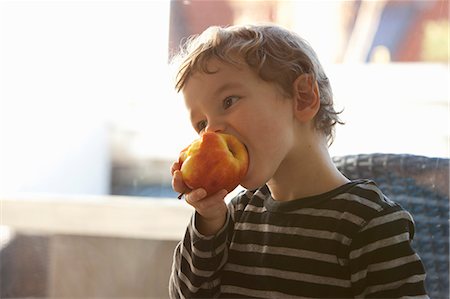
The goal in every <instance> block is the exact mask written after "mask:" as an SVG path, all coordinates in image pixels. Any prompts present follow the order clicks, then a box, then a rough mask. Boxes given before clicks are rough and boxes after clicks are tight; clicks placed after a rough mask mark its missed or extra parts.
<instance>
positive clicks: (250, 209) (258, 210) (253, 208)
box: [244, 204, 267, 214]
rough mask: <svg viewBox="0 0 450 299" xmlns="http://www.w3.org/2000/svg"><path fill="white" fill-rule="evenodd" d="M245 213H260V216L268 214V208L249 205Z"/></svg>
mask: <svg viewBox="0 0 450 299" xmlns="http://www.w3.org/2000/svg"><path fill="white" fill-rule="evenodd" d="M244 211H245V212H247V211H248V212H254V213H260V214H262V213H265V212H267V209H266V207H257V206H254V205H250V204H249V205H247V206H246V207H245V210H244Z"/></svg>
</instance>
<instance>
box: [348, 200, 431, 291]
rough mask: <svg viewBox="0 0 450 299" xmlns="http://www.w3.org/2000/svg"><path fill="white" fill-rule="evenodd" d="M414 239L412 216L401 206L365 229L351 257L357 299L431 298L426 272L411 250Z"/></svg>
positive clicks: (351, 251) (359, 236)
mask: <svg viewBox="0 0 450 299" xmlns="http://www.w3.org/2000/svg"><path fill="white" fill-rule="evenodd" d="M413 236H414V222H413V220H412V217H411V215H410V214H409V213H408V212H406V211H404V210H402V209H401V208H398V207H396V208H394V209H390V211H387V212H385V213H383V214H381V215H379V216H378V217H376V218H374V219H372V220H371V221H370V222H368V223H366V224H365V225H364V226H363V228H362V229H361V230H360V231H359V233H358V235H357V237H356V238H354V239H353V241H352V244H351V248H350V258H349V263H350V270H351V281H352V287H353V292H354V295H355V297H356V298H401V297H405V298H406V297H408V298H428V296H427V294H426V290H425V284H424V282H425V269H424V267H423V264H422V261H421V260H420V257H419V256H418V255H417V253H416V252H415V251H414V249H413V248H412V247H411V240H412V238H413Z"/></svg>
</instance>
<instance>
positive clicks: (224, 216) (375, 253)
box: [170, 25, 427, 298]
mask: <svg viewBox="0 0 450 299" xmlns="http://www.w3.org/2000/svg"><path fill="white" fill-rule="evenodd" d="M178 58H179V59H180V66H179V68H178V73H177V82H176V89H177V90H178V91H182V93H183V96H184V99H185V103H186V107H187V109H188V111H189V113H190V117H191V122H192V125H193V127H194V129H195V130H197V132H198V133H199V134H200V135H201V134H202V133H203V132H206V131H216V132H225V133H229V134H232V135H234V136H236V137H237V138H238V139H239V140H241V141H242V142H243V143H244V145H245V146H246V148H247V150H248V153H249V160H250V164H249V170H248V173H247V175H246V177H245V178H244V179H243V181H242V182H241V185H242V186H243V187H245V188H246V189H247V190H245V191H243V192H241V193H239V194H238V195H237V196H236V197H234V198H233V199H232V200H231V201H230V203H229V204H226V203H225V201H224V197H225V196H226V194H227V192H226V190H222V191H219V192H218V193H217V194H214V195H212V196H209V195H208V196H206V191H205V190H203V189H196V190H189V189H188V188H187V187H186V185H185V184H184V183H183V181H182V178H181V173H180V171H179V165H178V163H176V162H175V163H174V164H173V166H172V170H171V171H172V176H173V180H172V185H173V188H174V190H175V191H177V192H180V193H185V194H186V196H185V199H186V202H187V203H188V204H190V205H192V206H193V207H194V208H195V214H194V216H193V218H192V221H191V222H190V223H189V225H188V227H187V231H186V234H185V237H184V239H183V240H182V241H181V242H180V244H179V245H178V246H177V248H176V250H175V255H174V261H173V268H172V275H171V278H170V296H171V298H191V297H201V298H213V297H223V298H231V297H239V298H242V297H251V298H287V297H288V298H294V297H295V298H301V297H303V298H304V297H312V298H327V297H328V298H350V297H357V298H363V297H377V298H386V297H389V298H400V297H420V298H427V295H426V292H425V288H424V279H425V272H424V268H423V265H422V263H421V261H420V258H419V257H418V256H417V254H416V253H415V252H414V251H413V249H412V248H411V246H410V240H411V238H412V236H413V234H414V227H413V226H414V225H413V221H412V219H411V216H410V214H409V213H407V212H406V211H404V210H403V209H402V208H401V207H400V206H398V205H397V204H395V203H393V202H391V201H390V200H389V199H387V198H386V197H385V196H384V195H383V194H382V193H381V191H380V190H379V189H378V188H377V186H376V185H375V184H374V183H373V182H371V181H368V180H358V181H349V180H348V179H347V178H346V177H344V176H343V175H342V174H341V173H340V172H339V171H338V170H337V169H336V167H335V166H334V164H333V162H332V160H331V158H330V156H329V154H328V143H330V142H331V141H332V139H333V127H334V125H335V124H336V123H340V120H339V118H338V113H337V112H336V111H335V110H334V108H333V99H332V92H331V87H330V83H329V81H328V78H327V77H326V75H325V73H324V71H323V69H322V66H321V65H320V63H319V61H318V59H317V57H316V54H315V53H314V51H313V50H312V49H311V47H310V46H309V45H308V44H307V43H306V42H305V41H304V40H302V39H301V38H300V37H298V36H297V35H296V34H294V33H292V32H290V31H288V30H286V29H283V28H281V27H278V26H273V25H261V26H234V27H229V28H220V27H211V28H209V29H208V30H206V31H205V32H204V33H203V34H201V35H200V36H198V37H195V38H192V39H190V40H189V41H188V42H187V43H186V45H185V48H184V50H183V51H182V52H181V53H180V54H179V57H178Z"/></svg>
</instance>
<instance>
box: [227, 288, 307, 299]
mask: <svg viewBox="0 0 450 299" xmlns="http://www.w3.org/2000/svg"><path fill="white" fill-rule="evenodd" d="M221 289H222V292H223V293H230V294H240V295H244V296H247V297H253V298H255V297H258V298H275V299H279V298H305V299H307V298H315V297H304V296H302V297H298V296H294V295H290V294H289V295H288V294H285V293H280V292H275V291H262V290H253V289H248V288H241V287H236V286H231V285H223V286H222V287H221Z"/></svg>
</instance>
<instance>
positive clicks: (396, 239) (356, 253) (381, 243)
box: [350, 233, 409, 259]
mask: <svg viewBox="0 0 450 299" xmlns="http://www.w3.org/2000/svg"><path fill="white" fill-rule="evenodd" d="M408 240H409V233H403V234H400V235H396V236H393V237H390V238H386V239H382V240H377V241H375V242H373V243H370V244H368V245H366V246H364V247H362V248H359V249H357V250H353V251H351V252H350V259H356V258H358V257H360V256H361V255H363V254H366V253H368V252H371V251H374V250H376V249H379V248H383V247H387V246H390V245H394V244H398V243H401V242H404V241H408Z"/></svg>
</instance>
